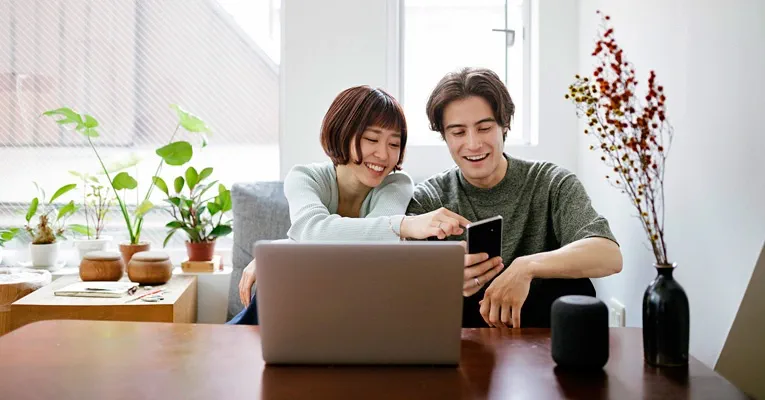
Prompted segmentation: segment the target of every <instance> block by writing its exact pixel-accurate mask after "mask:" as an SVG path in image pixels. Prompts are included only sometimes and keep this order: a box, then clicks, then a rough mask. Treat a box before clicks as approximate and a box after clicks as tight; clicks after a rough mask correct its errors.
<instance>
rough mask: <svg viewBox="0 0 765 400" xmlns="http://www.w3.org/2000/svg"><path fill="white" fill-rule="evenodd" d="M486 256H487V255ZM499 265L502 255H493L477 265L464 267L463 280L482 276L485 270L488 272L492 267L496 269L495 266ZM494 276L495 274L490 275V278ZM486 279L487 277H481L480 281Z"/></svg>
mask: <svg viewBox="0 0 765 400" xmlns="http://www.w3.org/2000/svg"><path fill="white" fill-rule="evenodd" d="M482 254H486V253H482ZM466 257H467V256H466ZM486 257H488V255H487V256H486ZM500 265H502V257H494V258H492V259H491V260H486V261H484V262H482V263H480V264H478V265H473V266H472V267H468V268H465V270H464V271H465V272H464V276H465V280H467V279H472V278H476V277H480V276H483V275H485V274H486V273H487V272H490V271H492V270H493V269H496V267H499V266H500ZM494 276H496V274H494V275H493V276H491V278H493V277H494ZM487 281H488V279H481V282H487Z"/></svg>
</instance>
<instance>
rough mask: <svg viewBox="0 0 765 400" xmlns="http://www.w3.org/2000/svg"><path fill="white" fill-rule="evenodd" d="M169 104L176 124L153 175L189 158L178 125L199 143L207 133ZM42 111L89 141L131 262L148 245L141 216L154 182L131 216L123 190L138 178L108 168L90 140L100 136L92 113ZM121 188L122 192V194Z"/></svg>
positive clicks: (124, 254)
mask: <svg viewBox="0 0 765 400" xmlns="http://www.w3.org/2000/svg"><path fill="white" fill-rule="evenodd" d="M170 107H171V108H173V109H174V110H175V111H176V113H177V115H178V123H177V124H176V126H175V130H174V131H173V134H172V135H171V137H170V141H169V142H168V144H167V145H166V146H163V147H160V148H158V149H157V150H156V152H155V153H156V154H157V155H158V156H159V157H160V160H159V164H158V165H157V169H156V171H155V173H154V176H158V175H159V174H160V172H161V171H162V166H163V165H164V164H165V163H167V164H168V165H173V166H180V165H183V164H185V163H187V162H188V161H189V160H191V157H192V155H193V148H192V146H191V144H190V143H189V142H187V141H183V140H179V141H174V139H175V136H176V134H177V133H178V131H179V130H180V128H181V127H183V128H184V129H185V130H186V131H188V132H194V133H199V134H201V139H202V147H204V146H206V145H207V137H206V133H209V132H210V129H209V128H208V126H207V124H205V122H204V121H202V120H201V119H199V117H197V116H195V115H193V114H190V113H188V112H187V111H185V110H183V109H182V108H181V107H179V106H177V105H174V104H173V105H171V106H170ZM43 115H46V116H53V117H61V118H60V119H58V120H56V123H58V124H59V125H62V126H67V125H70V126H72V127H73V129H74V131H76V132H78V133H80V134H81V135H83V136H84V137H85V139H86V140H87V141H88V144H89V145H90V147H91V148H92V149H93V152H94V153H95V155H96V158H97V159H98V162H99V164H100V166H101V168H102V170H103V172H104V175H106V179H107V181H108V182H109V186H110V187H111V188H112V191H113V192H114V197H115V199H116V200H117V204H118V205H119V208H120V212H121V213H122V217H123V218H124V221H125V225H126V227H127V231H128V235H129V241H128V242H127V243H120V246H119V247H120V252H121V253H122V258H123V261H124V262H125V265H127V264H128V263H129V262H130V259H131V258H132V256H133V254H135V253H138V252H141V251H147V250H149V249H150V248H151V245H150V244H149V243H147V242H142V241H141V228H142V227H143V221H144V216H145V215H146V213H147V212H149V211H150V210H151V209H152V208H153V207H154V204H152V202H151V201H150V200H149V198H150V196H151V192H152V189H153V188H154V185H149V188H148V190H147V191H146V195H145V196H144V197H143V201H141V202H140V203H138V205H137V206H136V207H135V208H134V209H133V210H132V216H131V212H130V211H131V210H129V209H128V204H127V201H126V200H125V199H126V197H125V191H127V190H135V189H136V188H137V187H138V182H137V181H136V179H135V178H134V177H132V176H130V174H129V173H128V172H126V171H122V172H119V173H117V174H116V175H112V171H110V170H109V169H108V168H107V167H106V165H105V164H104V161H103V159H102V158H101V156H100V154H99V153H98V150H97V149H96V147H95V145H94V144H93V139H94V138H97V137H99V133H98V130H97V128H98V126H99V123H98V121H97V120H96V119H95V118H94V117H93V116H92V115H88V114H78V113H76V112H75V111H73V110H72V109H70V108H66V107H64V108H58V109H55V110H49V111H46V112H44V113H43ZM120 192H122V195H121V194H120Z"/></svg>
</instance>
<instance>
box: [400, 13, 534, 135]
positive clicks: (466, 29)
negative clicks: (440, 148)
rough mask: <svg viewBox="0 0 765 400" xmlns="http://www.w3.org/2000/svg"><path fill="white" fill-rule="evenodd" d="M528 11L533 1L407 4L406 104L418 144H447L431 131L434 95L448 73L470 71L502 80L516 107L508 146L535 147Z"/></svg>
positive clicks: (404, 16) (410, 124) (404, 40)
mask: <svg viewBox="0 0 765 400" xmlns="http://www.w3.org/2000/svg"><path fill="white" fill-rule="evenodd" d="M528 6H529V5H528V0H527V1H523V0H404V7H403V21H404V23H403V25H404V33H403V49H404V51H403V96H402V103H403V106H404V109H405V112H406V115H407V121H408V123H409V127H410V132H411V134H410V136H409V137H410V139H409V140H410V143H411V144H412V145H431V144H437V143H441V138H440V135H438V134H436V133H434V132H432V131H430V129H429V128H428V120H427V116H426V114H425V105H426V103H427V99H428V96H429V95H430V92H431V91H432V90H433V88H434V87H435V85H436V84H437V83H438V80H439V79H440V78H441V77H442V76H443V75H444V74H446V73H447V72H450V71H455V70H458V69H460V68H462V67H467V66H471V67H485V68H490V69H492V70H493V71H494V72H496V73H497V74H498V75H499V76H500V78H501V79H502V81H503V82H504V83H505V84H506V85H507V87H508V91H509V92H510V95H511V97H512V99H513V102H514V103H515V106H516V113H515V120H514V123H513V124H512V125H511V131H510V133H509V134H508V140H507V143H508V144H528V143H530V133H529V131H530V130H529V126H528V123H527V122H526V121H528V119H529V117H528V115H529V113H528V111H529V110H528V108H529V107H528V97H529V96H528V92H529V88H530V84H529V79H527V77H528V72H527V71H529V68H528V65H529V56H528V54H529V51H528V49H529V46H528V43H529V40H528V39H529V34H528V33H529V32H530V30H529V29H528V26H529V23H528V21H529V20H530V17H529V16H530V13H529V7H528ZM525 78H526V79H525Z"/></svg>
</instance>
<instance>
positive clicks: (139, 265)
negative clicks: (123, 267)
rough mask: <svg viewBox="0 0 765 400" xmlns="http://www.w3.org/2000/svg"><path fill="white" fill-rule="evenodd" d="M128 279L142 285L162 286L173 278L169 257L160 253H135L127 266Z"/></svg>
mask: <svg viewBox="0 0 765 400" xmlns="http://www.w3.org/2000/svg"><path fill="white" fill-rule="evenodd" d="M127 273H128V278H130V280H131V281H133V282H136V283H140V284H142V285H162V284H164V283H166V282H167V281H169V280H170V278H171V277H172V276H173V264H172V263H171V262H170V256H168V255H167V253H165V252H162V251H142V252H140V253H135V254H134V255H133V258H132V259H131V260H130V263H129V264H128V266H127Z"/></svg>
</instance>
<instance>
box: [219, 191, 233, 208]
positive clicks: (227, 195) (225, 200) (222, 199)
mask: <svg viewBox="0 0 765 400" xmlns="http://www.w3.org/2000/svg"><path fill="white" fill-rule="evenodd" d="M218 205H219V206H220V209H221V211H223V212H227V211H231V192H230V191H228V190H226V191H225V192H222V193H221V194H219V195H218Z"/></svg>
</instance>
